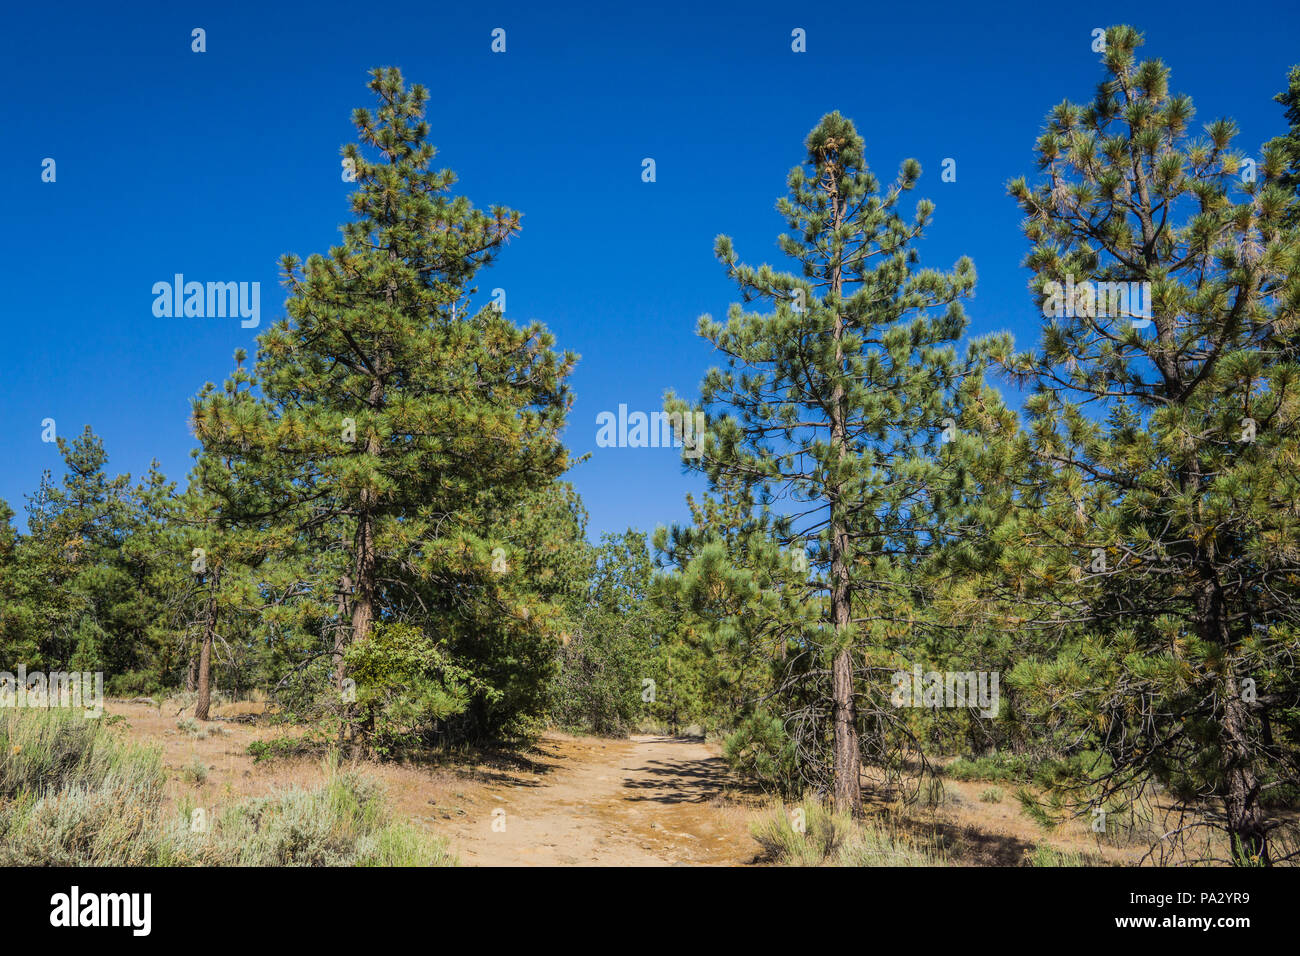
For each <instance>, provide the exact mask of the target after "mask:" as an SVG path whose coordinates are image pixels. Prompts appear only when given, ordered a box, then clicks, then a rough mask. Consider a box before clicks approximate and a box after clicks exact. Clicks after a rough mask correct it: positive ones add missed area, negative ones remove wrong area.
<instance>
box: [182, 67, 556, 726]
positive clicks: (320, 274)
mask: <svg viewBox="0 0 1300 956" xmlns="http://www.w3.org/2000/svg"><path fill="white" fill-rule="evenodd" d="M369 86H370V89H371V91H372V92H373V93H374V94H375V96H376V97H377V98H378V100H379V106H378V108H377V109H376V110H375V111H374V112H371V111H370V110H366V109H359V110H357V111H356V112H355V113H354V115H353V122H354V124H355V126H356V128H357V130H358V134H359V143H355V144H349V145H347V146H346V147H345V148H344V150H343V153H344V158H345V160H346V161H348V162H349V163H350V165H351V168H352V169H353V170H354V171H355V175H356V182H357V190H356V192H355V193H353V195H352V200H351V204H352V210H353V213H354V214H355V216H356V218H355V220H354V221H352V222H350V223H348V224H346V225H345V226H344V228H343V241H342V244H341V245H339V246H336V247H335V248H333V249H331V250H330V252H329V255H328V256H322V255H313V256H311V257H309V258H308V259H307V260H306V262H305V263H304V262H302V261H300V260H299V259H298V258H297V257H295V256H292V255H289V256H285V257H284V259H283V262H282V265H283V272H284V276H285V282H286V285H287V287H288V288H289V290H290V292H291V295H290V298H289V300H288V302H287V312H288V317H287V318H286V319H285V320H283V321H281V322H279V323H277V324H276V325H275V326H273V327H272V328H271V329H269V330H268V331H267V332H266V333H264V334H263V335H262V336H261V339H260V341H259V349H258V356H257V363H256V368H255V371H253V372H250V371H248V370H245V369H243V368H242V367H241V368H240V369H237V370H236V373H235V375H234V376H233V377H232V380H231V382H229V383H227V387H226V389H225V390H224V391H223V390H218V389H216V388H215V387H214V386H209V387H208V388H207V389H205V390H204V392H203V394H201V395H200V396H199V398H198V399H197V400H196V403H195V407H194V423H195V430H196V433H197V434H198V435H199V437H200V439H201V440H202V442H203V444H204V448H205V450H206V452H207V453H208V454H209V455H211V456H214V457H217V458H221V459H223V460H225V461H226V462H228V467H229V469H230V476H231V477H230V481H229V483H228V484H229V490H230V491H231V493H232V494H238V495H242V497H243V504H242V505H241V506H240V507H239V509H237V510H236V511H235V512H234V513H232V520H236V521H238V522H240V523H241V524H242V526H243V527H245V528H251V529H257V532H258V533H259V534H260V535H262V536H263V537H264V538H265V539H267V540H268V541H269V540H271V539H274V540H275V542H276V543H275V545H274V547H276V548H280V549H283V550H285V551H291V550H293V549H297V550H299V551H302V550H311V549H312V546H313V543H318V544H319V543H328V544H329V545H330V546H333V545H335V544H337V543H338V542H339V540H340V536H341V537H342V547H341V554H339V558H340V559H341V561H340V564H339V565H338V567H337V568H336V570H335V572H334V573H336V574H337V576H336V577H334V578H333V579H332V580H328V581H325V580H316V581H315V582H314V583H313V589H312V599H313V600H314V601H315V602H316V603H317V604H318V605H325V604H327V603H329V602H330V601H331V600H332V599H333V597H334V595H336V594H337V595H338V601H337V609H338V614H339V616H340V617H341V618H346V620H345V621H343V620H341V621H340V624H341V625H344V626H342V627H340V628H339V629H338V630H337V633H338V643H337V645H336V647H335V648H334V652H333V659H334V679H335V681H336V682H337V684H338V686H339V687H340V688H341V687H342V685H343V681H344V677H345V666H346V664H345V656H346V649H347V645H348V644H351V643H356V642H362V641H365V640H366V639H367V637H368V636H369V634H370V632H371V629H372V627H373V625H374V623H375V621H376V620H377V619H378V617H379V616H380V614H381V612H382V613H388V614H401V613H406V612H407V611H408V610H410V609H412V608H416V609H419V608H421V607H426V608H427V607H428V604H427V598H428V595H429V591H430V589H433V590H435V591H437V592H438V593H439V594H440V595H441V598H442V603H443V604H444V605H445V606H446V607H447V608H448V609H449V611H450V613H451V615H452V618H451V619H450V620H449V621H446V622H443V621H439V622H438V624H437V626H439V627H441V626H443V625H444V624H445V625H446V626H447V627H448V629H453V628H454V627H455V626H456V625H455V624H454V623H453V622H454V621H455V620H457V616H459V617H461V618H465V619H466V620H467V621H468V623H467V624H466V626H468V627H469V628H470V629H471V630H473V629H475V628H481V629H496V630H498V631H499V630H502V629H504V630H505V631H506V632H508V633H512V634H515V635H517V636H519V637H522V635H524V634H530V633H531V634H533V635H534V637H537V636H538V631H539V628H542V627H543V626H544V619H545V615H538V616H537V617H536V618H530V617H529V613H530V612H529V610H528V609H527V608H525V609H523V611H522V612H521V611H520V609H519V608H518V607H515V606H512V605H511V602H510V600H509V595H507V594H504V593H502V592H501V589H502V588H503V587H505V581H504V578H503V576H494V575H493V573H492V571H491V562H492V554H493V551H494V549H495V548H497V547H500V546H501V543H500V541H499V540H494V539H492V538H491V537H490V536H489V533H488V529H489V527H491V526H493V523H494V522H493V515H494V514H495V515H497V516H502V515H504V514H505V508H506V504H508V503H509V502H510V501H512V500H514V499H518V498H521V497H523V496H526V495H527V494H529V493H531V492H534V491H536V490H538V489H540V488H544V487H545V486H547V485H548V484H549V483H550V482H552V481H553V480H554V479H555V477H556V476H558V475H559V474H561V473H562V472H563V471H564V470H565V469H566V468H567V466H568V458H567V453H566V451H565V449H564V447H563V445H562V444H561V443H560V441H559V438H558V433H559V430H560V428H561V427H562V425H563V421H564V415H565V413H566V411H567V409H568V406H569V402H570V399H569V395H568V392H567V388H566V386H565V385H564V378H565V376H566V375H567V374H568V372H569V370H570V368H571V366H572V363H573V361H574V357H573V356H572V355H569V354H565V355H562V356H561V355H557V354H556V353H555V352H554V351H552V345H553V339H552V337H551V336H550V334H549V333H547V332H546V331H545V330H544V329H542V328H541V327H540V326H539V325H536V324H533V325H530V326H527V327H523V328H521V327H518V326H516V325H514V324H513V323H512V322H510V321H508V320H507V319H506V318H505V316H504V314H503V313H502V311H501V310H500V309H499V308H497V307H495V306H494V305H488V306H486V307H483V308H479V309H477V310H475V309H474V307H473V305H472V301H471V300H472V297H473V295H474V293H475V291H476V290H475V288H474V287H473V286H472V285H471V282H472V280H473V278H474V275H475V273H476V272H477V271H478V269H479V268H481V267H483V266H484V265H486V264H488V263H490V262H491V261H492V260H493V259H494V257H495V256H496V255H497V253H498V252H499V251H500V249H501V248H502V246H503V245H504V244H505V243H506V242H507V241H508V240H509V239H510V238H511V237H512V236H513V235H514V234H515V233H516V232H517V231H518V228H519V215H518V214H517V213H515V212H512V211H510V210H508V209H505V208H503V207H494V208H493V209H492V210H491V211H490V212H488V213H485V212H482V211H480V210H477V209H475V208H474V207H472V206H471V205H470V203H469V201H468V200H467V199H465V198H464V197H461V196H454V195H452V193H451V189H452V187H453V185H454V184H455V176H454V174H453V173H451V172H450V171H448V170H443V171H436V170H434V169H432V168H431V167H430V162H431V160H432V159H433V156H434V148H433V146H432V145H431V144H430V143H429V142H428V141H427V138H428V133H429V126H428V123H427V121H426V120H425V119H424V110H425V106H426V103H427V101H428V96H429V94H428V91H427V90H426V89H425V88H424V87H422V86H418V85H417V86H412V87H410V88H409V89H408V88H407V87H406V85H405V84H404V82H403V80H402V76H401V74H400V72H399V71H397V70H396V69H391V68H390V69H381V70H374V71H372V74H371V80H370V84H369ZM239 489H243V491H239ZM263 489H265V491H263ZM470 619H472V620H470ZM433 626H434V624H433V622H429V621H426V622H425V629H426V636H427V638H428V639H429V640H431V641H432V640H434V639H435V638H434V637H433V635H432V634H429V633H427V632H428V630H429V628H431V627H433ZM481 703H483V702H481ZM483 706H484V707H486V703H483Z"/></svg>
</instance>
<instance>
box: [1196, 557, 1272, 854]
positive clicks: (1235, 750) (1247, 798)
mask: <svg viewBox="0 0 1300 956" xmlns="http://www.w3.org/2000/svg"><path fill="white" fill-rule="evenodd" d="M1201 565H1202V574H1208V575H1213V573H1214V572H1213V568H1212V566H1211V565H1210V562H1209V557H1208V555H1204V554H1202V561H1201ZM1226 612H1227V608H1226V607H1225V601H1224V596H1223V591H1222V589H1221V588H1220V587H1219V585H1218V583H1217V581H1216V580H1215V578H1213V577H1210V578H1209V579H1208V580H1207V581H1206V582H1205V583H1204V584H1203V585H1202V589H1201V593H1200V595H1199V596H1198V599H1197V618H1198V621H1197V630H1198V633H1199V635H1200V637H1201V638H1202V639H1204V640H1207V641H1214V642H1215V643H1217V644H1219V645H1221V646H1223V647H1225V648H1226V647H1227V646H1228V644H1229V639H1230V634H1229V631H1228V624H1227V614H1226ZM1226 660H1227V662H1228V663H1227V668H1226V673H1225V674H1224V682H1225V686H1224V687H1223V691H1222V693H1223V698H1224V703H1223V718H1222V720H1221V721H1220V730H1221V733H1222V738H1221V740H1222V743H1221V747H1222V753H1223V762H1224V770H1225V773H1226V776H1227V790H1226V792H1225V793H1224V795H1223V808H1224V815H1225V817H1226V820H1225V822H1226V825H1227V830H1228V835H1229V837H1230V838H1231V840H1232V848H1231V849H1232V861H1233V863H1235V864H1237V865H1258V864H1263V865H1265V866H1269V865H1271V860H1270V859H1269V847H1268V830H1267V828H1266V827H1265V825H1264V815H1263V808H1262V807H1261V806H1260V803H1259V787H1260V780H1259V777H1258V775H1257V774H1256V773H1255V768H1254V761H1253V759H1252V758H1253V755H1254V747H1253V746H1252V744H1251V737H1250V720H1251V716H1250V713H1249V711H1248V710H1247V707H1246V702H1245V701H1244V700H1242V698H1241V681H1240V680H1239V679H1238V677H1237V673H1236V668H1235V667H1233V665H1232V659H1231V656H1230V655H1229V656H1227V657H1226Z"/></svg>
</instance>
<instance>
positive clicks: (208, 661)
mask: <svg viewBox="0 0 1300 956" xmlns="http://www.w3.org/2000/svg"><path fill="white" fill-rule="evenodd" d="M218 577H219V575H218V573H217V572H215V571H214V572H213V574H212V583H211V584H210V586H209V588H208V600H207V604H206V606H205V613H204V616H203V642H202V645H201V646H200V648H199V678H198V700H197V702H196V703H195V704H194V717H195V719H197V720H207V719H208V710H209V709H210V707H211V706H212V643H213V641H214V640H215V638H216V634H217V581H218Z"/></svg>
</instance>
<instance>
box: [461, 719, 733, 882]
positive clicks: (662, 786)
mask: <svg viewBox="0 0 1300 956" xmlns="http://www.w3.org/2000/svg"><path fill="white" fill-rule="evenodd" d="M724 780H725V767H724V764H723V762H722V759H721V757H719V756H718V754H717V750H716V748H715V747H713V746H711V745H709V744H706V743H703V742H702V741H698V740H686V739H682V738H675V737H633V738H631V739H630V740H601V739H596V738H590V737H582V738H575V737H568V736H565V735H561V734H547V735H546V736H545V737H544V738H543V739H542V740H541V742H540V743H539V745H538V748H537V752H536V753H535V754H534V755H533V759H532V760H531V761H530V762H529V764H528V765H526V766H524V767H522V768H520V769H517V770H508V771H502V772H500V773H499V774H495V775H494V777H493V780H492V782H490V783H488V784H487V785H486V786H484V787H482V788H481V789H478V790H477V792H476V793H475V795H474V796H475V799H474V800H473V801H472V802H473V806H471V807H465V806H463V805H460V806H456V807H454V808H452V807H447V806H445V805H444V807H442V808H439V809H443V810H444V812H443V813H442V814H439V815H440V816H442V817H443V820H442V821H440V823H441V825H440V826H439V827H438V830H439V832H441V833H443V834H444V835H447V836H449V837H450V838H451V843H452V849H453V850H454V851H455V852H456V853H457V854H458V855H459V856H460V859H461V862H462V863H463V864H465V865H467V866H517V865H537V866H546V865H570V866H572V865H579V866H668V865H673V864H695V865H699V864H717V865H728V864H731V865H736V864H743V863H748V862H750V861H751V860H753V858H754V856H755V852H756V850H757V849H758V847H757V845H756V844H755V843H754V842H753V840H752V839H751V838H750V836H749V833H748V831H747V828H746V819H747V815H748V814H747V811H745V810H744V809H743V808H741V807H733V806H729V805H727V804H726V802H725V801H723V800H722V799H721V798H720V793H721V790H722V786H723V782H724Z"/></svg>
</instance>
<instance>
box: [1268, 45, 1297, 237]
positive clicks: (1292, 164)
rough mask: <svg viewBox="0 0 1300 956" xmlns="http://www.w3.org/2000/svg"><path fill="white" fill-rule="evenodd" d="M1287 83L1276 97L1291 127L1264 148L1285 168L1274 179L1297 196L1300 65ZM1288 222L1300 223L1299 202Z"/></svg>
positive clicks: (1295, 68)
mask: <svg viewBox="0 0 1300 956" xmlns="http://www.w3.org/2000/svg"><path fill="white" fill-rule="evenodd" d="M1286 79H1287V87H1286V89H1285V90H1283V91H1282V92H1281V93H1279V94H1277V96H1275V97H1273V99H1275V100H1277V102H1279V103H1281V104H1282V106H1283V107H1284V108H1285V110H1284V112H1283V116H1284V117H1285V118H1286V121H1287V125H1288V126H1289V127H1290V128H1289V129H1288V130H1287V132H1286V133H1285V134H1284V135H1282V136H1277V137H1274V138H1273V139H1271V140H1269V142H1268V143H1267V144H1266V145H1265V147H1264V149H1265V152H1266V153H1268V152H1274V153H1275V154H1276V155H1277V156H1278V160H1279V161H1280V162H1281V163H1282V164H1283V168H1282V169H1281V170H1280V171H1278V172H1277V173H1276V175H1275V176H1274V181H1275V182H1276V183H1277V185H1279V186H1281V187H1282V188H1283V189H1285V190H1287V191H1288V192H1290V193H1291V194H1292V195H1294V196H1300V65H1297V66H1293V67H1291V71H1290V72H1289V73H1288V74H1287V78H1286ZM1288 222H1290V224H1291V225H1293V226H1300V203H1296V204H1295V205H1293V206H1292V207H1291V212H1290V215H1289V216H1288Z"/></svg>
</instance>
